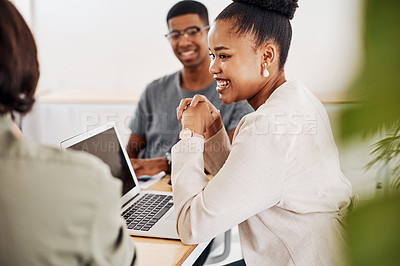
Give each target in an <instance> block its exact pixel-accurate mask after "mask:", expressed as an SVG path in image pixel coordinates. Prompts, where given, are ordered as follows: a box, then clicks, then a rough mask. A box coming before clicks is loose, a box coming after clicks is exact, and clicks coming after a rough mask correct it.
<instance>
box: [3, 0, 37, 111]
mask: <svg viewBox="0 0 400 266" xmlns="http://www.w3.org/2000/svg"><path fill="white" fill-rule="evenodd" d="M38 80H39V63H38V59H37V50H36V44H35V40H34V38H33V35H32V32H31V31H30V29H29V27H28V25H27V24H26V23H25V21H24V19H23V18H22V16H21V14H20V13H19V12H18V11H17V9H16V8H15V6H14V5H13V4H12V3H11V2H9V1H8V0H0V115H4V114H7V113H10V114H11V116H12V117H13V113H14V112H17V113H20V114H25V113H27V112H29V111H30V110H31V108H32V105H33V103H34V102H35V99H34V93H35V90H36V86H37V83H38Z"/></svg>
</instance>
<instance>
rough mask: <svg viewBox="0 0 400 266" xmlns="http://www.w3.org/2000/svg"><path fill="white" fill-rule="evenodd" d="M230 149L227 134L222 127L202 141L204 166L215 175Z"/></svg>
mask: <svg viewBox="0 0 400 266" xmlns="http://www.w3.org/2000/svg"><path fill="white" fill-rule="evenodd" d="M230 151H231V144H230V142H229V137H228V134H227V133H226V131H225V129H224V128H223V127H222V128H221V129H220V130H219V131H218V132H217V133H216V134H215V135H214V136H212V137H211V138H209V139H208V140H206V141H205V143H204V167H205V169H206V170H207V171H208V172H209V173H210V174H212V175H216V174H217V173H218V171H219V169H221V167H222V166H223V165H224V163H225V161H226V159H227V158H228V155H229V153H230Z"/></svg>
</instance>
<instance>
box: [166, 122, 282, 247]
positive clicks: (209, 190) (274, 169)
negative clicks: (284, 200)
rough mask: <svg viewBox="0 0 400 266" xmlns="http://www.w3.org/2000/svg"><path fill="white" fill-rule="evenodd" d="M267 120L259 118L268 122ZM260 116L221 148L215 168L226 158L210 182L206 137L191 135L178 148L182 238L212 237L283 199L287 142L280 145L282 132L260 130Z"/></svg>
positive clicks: (175, 174)
mask: <svg viewBox="0 0 400 266" xmlns="http://www.w3.org/2000/svg"><path fill="white" fill-rule="evenodd" d="M262 120H263V119H261V120H259V121H257V123H258V122H260V123H268V121H262ZM255 121H256V120H255V119H252V118H251V117H248V118H247V119H246V121H245V122H242V123H240V125H239V126H238V129H237V132H236V136H235V139H234V142H233V145H232V150H231V151H230V153H229V155H227V154H228V153H227V152H226V150H225V149H224V150H223V151H222V152H221V153H222V154H223V155H221V157H220V158H218V159H217V160H216V162H215V164H214V165H215V167H214V168H213V169H214V170H215V169H218V167H220V166H221V163H222V164H223V162H222V161H223V159H224V158H225V157H227V159H226V160H225V162H224V164H223V166H222V167H221V168H220V170H219V171H218V173H217V174H216V175H215V176H214V178H213V179H212V180H211V181H209V179H208V178H207V176H206V175H205V174H204V160H203V150H204V140H203V139H201V138H187V139H184V140H181V141H180V142H178V143H177V144H176V145H175V146H174V147H173V149H172V156H173V160H172V162H173V167H172V184H173V193H174V204H175V208H176V210H177V231H178V234H179V236H180V238H181V240H182V242H183V243H185V244H196V243H201V242H204V241H207V240H209V239H212V238H213V237H215V236H217V235H218V234H220V233H223V232H225V231H226V230H229V229H230V228H232V227H233V226H235V225H237V224H239V223H241V222H243V221H245V220H247V219H248V218H250V217H252V216H254V215H256V214H257V213H259V212H261V211H263V210H265V209H268V208H270V207H272V206H274V205H276V204H277V203H278V202H279V200H280V196H281V189H282V184H283V182H284V181H283V180H284V172H285V165H284V164H285V163H286V160H283V157H284V156H287V154H285V153H286V152H287V147H285V145H283V144H281V143H279V145H277V143H278V142H279V141H280V140H279V136H273V135H270V134H268V133H264V132H261V131H259V129H258V128H257V127H255V124H256V123H255ZM267 126H268V125H267ZM215 137H221V139H222V140H223V137H222V136H215ZM216 139H217V138H216ZM216 139H215V140H216ZM210 143H211V142H210ZM207 145H208V144H207ZM208 154H209V155H211V154H212V152H211V153H209V151H208ZM215 154H217V152H216V153H215ZM205 157H206V159H207V160H210V159H212V158H211V157H210V158H207V156H205Z"/></svg>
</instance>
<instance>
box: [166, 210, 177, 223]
mask: <svg viewBox="0 0 400 266" xmlns="http://www.w3.org/2000/svg"><path fill="white" fill-rule="evenodd" d="M167 220H174V221H176V211H175V210H174V211H173V212H172V213H171V214H170V215H169V216H168V217H167Z"/></svg>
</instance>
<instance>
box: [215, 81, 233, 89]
mask: <svg viewBox="0 0 400 266" xmlns="http://www.w3.org/2000/svg"><path fill="white" fill-rule="evenodd" d="M229 83H230V82H229V81H228V80H217V85H218V87H220V88H224V87H227V86H228V85H229Z"/></svg>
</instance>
